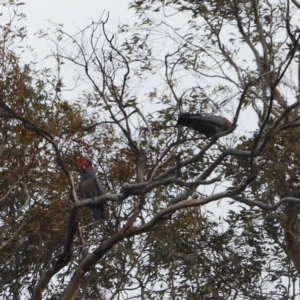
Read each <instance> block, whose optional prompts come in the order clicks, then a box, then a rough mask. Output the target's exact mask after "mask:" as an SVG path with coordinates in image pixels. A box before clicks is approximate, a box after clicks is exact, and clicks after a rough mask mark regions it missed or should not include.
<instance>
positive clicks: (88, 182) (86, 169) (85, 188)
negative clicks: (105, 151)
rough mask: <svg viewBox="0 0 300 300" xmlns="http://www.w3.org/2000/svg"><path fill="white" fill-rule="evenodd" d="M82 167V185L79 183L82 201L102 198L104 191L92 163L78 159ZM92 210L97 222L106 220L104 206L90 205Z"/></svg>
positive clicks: (86, 159)
mask: <svg viewBox="0 0 300 300" xmlns="http://www.w3.org/2000/svg"><path fill="white" fill-rule="evenodd" d="M78 164H79V167H80V175H81V178H80V183H79V194H80V197H81V198H82V199H88V198H94V197H100V196H102V195H103V194H104V190H103V188H102V186H101V184H100V181H99V178H98V177H97V175H96V174H95V170H94V168H93V166H92V162H91V161H90V160H89V159H88V158H84V157H82V158H80V159H78ZM89 208H90V209H91V210H92V213H93V217H94V220H95V221H99V220H100V219H104V217H105V214H104V204H100V205H89Z"/></svg>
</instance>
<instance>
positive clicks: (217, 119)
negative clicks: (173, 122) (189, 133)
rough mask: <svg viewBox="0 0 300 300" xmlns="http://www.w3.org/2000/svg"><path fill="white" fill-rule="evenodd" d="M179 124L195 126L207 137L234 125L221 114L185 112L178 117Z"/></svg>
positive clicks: (194, 127)
mask: <svg viewBox="0 0 300 300" xmlns="http://www.w3.org/2000/svg"><path fill="white" fill-rule="evenodd" d="M177 125H181V126H186V127H190V128H193V129H194V130H196V131H198V132H199V133H201V134H204V135H205V136H206V137H207V138H210V137H212V136H214V135H215V134H217V133H218V132H220V131H226V130H228V129H229V128H231V127H232V123H231V122H230V121H229V120H228V119H226V118H224V117H221V116H215V115H209V116H202V115H200V114H190V113H184V114H181V115H180V116H179V117H178V120H177Z"/></svg>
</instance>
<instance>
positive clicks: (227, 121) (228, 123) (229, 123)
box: [224, 118, 232, 128]
mask: <svg viewBox="0 0 300 300" xmlns="http://www.w3.org/2000/svg"><path fill="white" fill-rule="evenodd" d="M224 119H225V121H226V124H227V125H228V127H229V128H231V126H232V123H231V122H230V121H229V120H228V119H226V118H224Z"/></svg>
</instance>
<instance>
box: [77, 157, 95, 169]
mask: <svg viewBox="0 0 300 300" xmlns="http://www.w3.org/2000/svg"><path fill="white" fill-rule="evenodd" d="M77 162H78V164H79V166H85V167H87V168H88V167H91V166H92V162H91V161H90V160H89V159H88V158H85V157H81V158H79V159H78V161H77Z"/></svg>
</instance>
